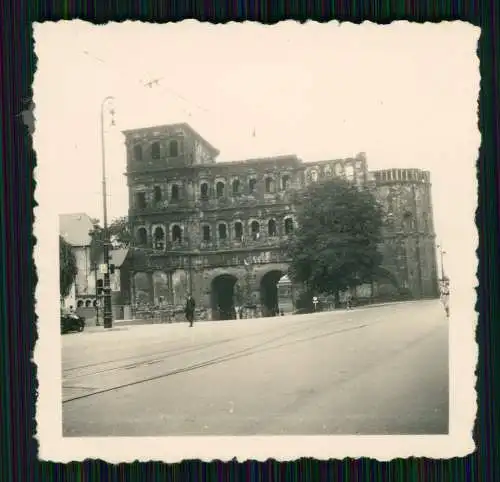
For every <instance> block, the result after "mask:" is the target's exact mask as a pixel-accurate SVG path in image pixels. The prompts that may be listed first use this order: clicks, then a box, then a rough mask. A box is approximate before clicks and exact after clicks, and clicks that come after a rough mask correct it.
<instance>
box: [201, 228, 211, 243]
mask: <svg viewBox="0 0 500 482" xmlns="http://www.w3.org/2000/svg"><path fill="white" fill-rule="evenodd" d="M203 241H205V243H208V242H209V241H210V226H203Z"/></svg>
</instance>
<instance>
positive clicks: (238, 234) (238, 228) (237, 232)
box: [234, 221, 243, 241]
mask: <svg viewBox="0 0 500 482" xmlns="http://www.w3.org/2000/svg"><path fill="white" fill-rule="evenodd" d="M242 238H243V224H241V223H240V222H239V221H237V222H235V223H234V239H236V241H241V239H242Z"/></svg>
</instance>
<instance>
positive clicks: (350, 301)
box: [346, 294, 352, 310]
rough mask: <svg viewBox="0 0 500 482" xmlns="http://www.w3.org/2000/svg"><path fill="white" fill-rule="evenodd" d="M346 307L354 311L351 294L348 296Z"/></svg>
mask: <svg viewBox="0 0 500 482" xmlns="http://www.w3.org/2000/svg"><path fill="white" fill-rule="evenodd" d="M346 305H347V309H348V310H351V309H352V295H350V294H348V295H347V299H346Z"/></svg>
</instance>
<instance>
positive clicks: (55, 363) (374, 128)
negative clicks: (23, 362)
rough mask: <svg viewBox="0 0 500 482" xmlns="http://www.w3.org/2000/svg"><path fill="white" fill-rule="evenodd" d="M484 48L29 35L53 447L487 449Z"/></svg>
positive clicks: (43, 379) (265, 33)
mask: <svg viewBox="0 0 500 482" xmlns="http://www.w3.org/2000/svg"><path fill="white" fill-rule="evenodd" d="M479 34H480V31H479V29H478V28H476V27H473V26H471V25H468V24H467V23H464V22H442V23H435V24H430V23H429V24H412V23H409V22H394V23H392V24H389V25H377V24H373V23H368V22H365V23H363V24H360V25H355V24H350V23H338V22H330V23H325V24H319V23H314V22H307V23H305V24H300V23H297V22H292V21H287V22H281V23H278V24H276V25H273V26H268V25H261V24H258V23H250V22H248V23H241V24H238V23H229V24H226V25H211V24H209V23H201V22H198V21H184V22H179V23H172V24H162V25H160V24H148V23H142V22H124V23H112V22H111V23H108V24H106V25H93V24H90V23H86V22H83V21H77V20H75V21H62V22H45V23H39V24H35V26H34V38H35V54H36V56H37V71H36V73H35V80H34V84H33V101H34V105H35V108H34V117H35V131H34V134H33V144H34V149H35V152H36V156H37V167H36V168H35V180H36V183H37V186H36V191H35V198H36V201H37V203H38V206H37V207H36V208H35V217H36V219H35V225H34V235H35V236H36V238H37V245H36V247H35V262H36V267H37V274H38V286H37V290H36V300H37V305H36V312H37V316H38V325H37V330H38V340H37V344H36V348H35V353H34V362H35V363H36V365H37V370H38V382H39V390H38V400H37V430H38V432H37V439H38V441H39V444H40V448H39V450H40V453H39V454H40V458H41V459H43V460H52V461H60V462H69V461H73V460H84V459H88V458H100V459H104V460H106V461H109V462H127V461H133V460H164V461H167V462H176V461H179V460H183V459H193V458H199V459H202V460H211V459H220V460H229V459H232V458H234V457H236V458H238V459H239V460H245V459H255V460H265V459H268V458H276V459H278V460H294V459H296V458H299V457H315V458H319V459H325V458H344V457H361V456H367V457H373V458H377V459H379V460H390V459H392V458H396V457H411V456H417V457H418V456H425V457H431V458H450V457H456V456H464V455H466V454H469V453H471V452H472V451H473V450H474V441H473V439H472V429H473V424H474V420H475V417H476V392H475V369H476V360H477V345H476V342H475V329H476V324H477V313H476V312H475V303H476V293H475V288H476V286H477V279H476V269H477V259H476V253H475V250H476V247H477V229H476V226H475V222H474V216H475V210H476V206H477V179H476V177H477V174H476V162H477V157H478V149H479V146H480V142H481V136H480V133H479V130H478V126H477V123H478V113H477V107H478V104H477V103H478V94H479V83H480V75H479V60H478V58H477V54H476V49H477V42H478V38H479Z"/></svg>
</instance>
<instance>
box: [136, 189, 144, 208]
mask: <svg viewBox="0 0 500 482" xmlns="http://www.w3.org/2000/svg"><path fill="white" fill-rule="evenodd" d="M135 207H136V208H137V209H144V208H145V207H146V193H144V192H137V193H135Z"/></svg>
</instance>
